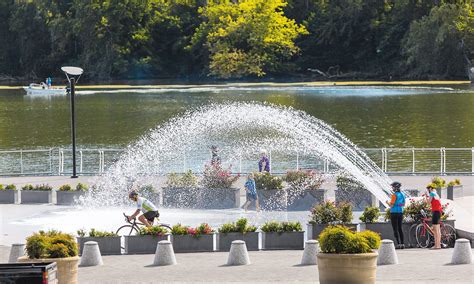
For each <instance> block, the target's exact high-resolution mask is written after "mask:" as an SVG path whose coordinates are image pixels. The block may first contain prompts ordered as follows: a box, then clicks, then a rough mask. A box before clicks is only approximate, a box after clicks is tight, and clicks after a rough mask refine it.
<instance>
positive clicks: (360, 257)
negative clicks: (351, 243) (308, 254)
mask: <svg viewBox="0 0 474 284" xmlns="http://www.w3.org/2000/svg"><path fill="white" fill-rule="evenodd" d="M377 256H378V254H377V253H360V254H332V253H318V271H319V282H320V283H321V284H325V283H361V284H362V283H364V284H365V283H375V278H376V275H377Z"/></svg>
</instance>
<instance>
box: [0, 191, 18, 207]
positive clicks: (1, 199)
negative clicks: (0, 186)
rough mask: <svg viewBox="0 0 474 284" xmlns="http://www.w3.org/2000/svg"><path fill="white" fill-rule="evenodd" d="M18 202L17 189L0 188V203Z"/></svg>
mask: <svg viewBox="0 0 474 284" xmlns="http://www.w3.org/2000/svg"><path fill="white" fill-rule="evenodd" d="M14 203H18V190H10V189H8V190H0V204H14Z"/></svg>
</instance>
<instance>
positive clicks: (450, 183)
mask: <svg viewBox="0 0 474 284" xmlns="http://www.w3.org/2000/svg"><path fill="white" fill-rule="evenodd" d="M457 185H461V180H460V179H458V178H457V179H455V180H452V181H450V182H449V183H448V186H457Z"/></svg>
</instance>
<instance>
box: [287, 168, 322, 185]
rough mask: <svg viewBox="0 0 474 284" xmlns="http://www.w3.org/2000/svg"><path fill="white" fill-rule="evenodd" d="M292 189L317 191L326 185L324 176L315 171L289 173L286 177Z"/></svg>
mask: <svg viewBox="0 0 474 284" xmlns="http://www.w3.org/2000/svg"><path fill="white" fill-rule="evenodd" d="M284 180H285V181H286V182H287V183H288V185H289V187H290V188H291V189H296V190H301V189H308V190H316V189H319V188H321V185H322V184H323V183H324V177H323V175H322V174H320V173H318V172H316V171H313V170H296V171H288V172H287V173H286V175H285V177H284Z"/></svg>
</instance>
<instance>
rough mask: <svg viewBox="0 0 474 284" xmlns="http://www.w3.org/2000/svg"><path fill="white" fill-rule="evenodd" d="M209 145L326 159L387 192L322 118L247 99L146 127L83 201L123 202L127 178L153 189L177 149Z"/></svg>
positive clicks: (384, 181)
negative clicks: (246, 101)
mask: <svg viewBox="0 0 474 284" xmlns="http://www.w3.org/2000/svg"><path fill="white" fill-rule="evenodd" d="M211 144H217V145H220V146H221V147H222V148H225V149H227V150H228V161H230V162H232V161H237V160H238V159H239V158H240V157H241V156H242V155H245V153H254V152H258V151H259V149H261V148H265V149H271V151H272V153H287V152H299V153H305V155H308V156H312V157H319V158H321V159H327V160H329V161H330V162H331V163H332V164H334V165H336V166H337V167H338V168H339V169H341V170H343V171H345V172H348V173H350V174H351V175H352V176H353V177H354V178H355V179H356V180H358V181H359V182H360V183H362V184H363V185H364V186H365V187H366V188H367V189H368V190H369V191H370V192H371V193H372V194H373V195H374V196H375V197H376V198H377V199H378V200H380V201H382V202H385V200H387V199H388V196H389V193H390V192H389V189H390V182H391V180H390V179H389V178H388V177H387V176H386V175H385V174H384V173H383V172H382V171H381V170H380V168H379V167H378V166H377V165H376V164H375V163H374V162H372V160H370V159H369V158H368V157H367V156H366V154H365V153H363V152H362V151H361V150H360V149H359V148H358V147H357V146H356V145H354V144H353V143H352V142H351V141H349V140H348V139H347V138H346V137H345V136H344V135H342V134H341V133H339V132H338V131H336V130H335V129H334V128H332V127H331V126H329V125H328V124H326V123H325V122H323V121H321V120H319V119H317V118H314V117H312V116H310V115H308V114H306V113H304V112H302V111H298V110H294V109H292V108H288V107H281V106H275V105H272V104H266V103H264V104H261V103H250V102H249V103H227V104H212V105H209V106H205V107H201V108H199V109H197V110H195V111H189V112H186V113H185V114H184V115H182V116H179V117H176V118H174V119H171V120H170V121H169V122H167V123H165V124H164V125H162V126H160V127H158V128H156V129H154V130H151V131H150V132H149V133H148V134H147V135H145V136H144V137H142V138H141V139H140V140H139V141H138V142H136V143H135V144H134V145H131V146H129V147H128V149H127V151H126V152H125V153H124V154H123V155H122V156H121V158H120V159H119V160H118V161H117V162H116V163H115V164H114V165H112V166H111V167H110V168H109V170H108V171H107V172H106V173H105V174H104V175H103V176H102V177H100V178H98V179H97V180H96V183H95V186H96V187H97V188H98V189H99V190H98V191H96V192H94V193H93V194H91V195H89V196H87V197H86V199H85V200H83V203H84V204H87V205H92V206H104V205H121V204H127V203H128V202H127V192H128V190H129V186H130V184H131V183H133V182H137V181H139V182H140V183H141V184H152V185H154V186H156V187H157V188H159V186H160V181H159V180H160V178H159V177H160V176H163V175H164V174H166V173H167V172H170V171H172V169H176V166H177V164H181V163H182V162H183V161H182V157H183V155H182V153H184V152H186V153H191V154H192V153H196V152H197V151H198V150H199V149H202V148H203V147H209V145H211ZM188 156H189V155H188ZM191 156H192V155H191ZM162 185H163V183H162V179H161V186H162Z"/></svg>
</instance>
